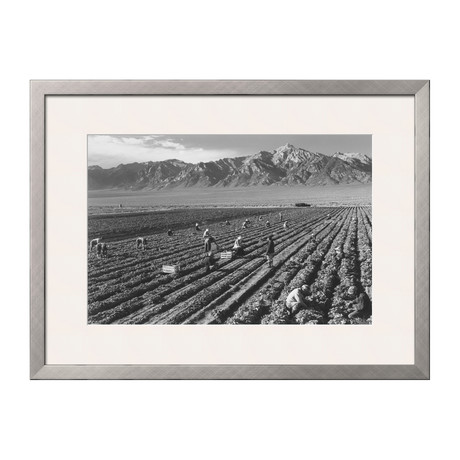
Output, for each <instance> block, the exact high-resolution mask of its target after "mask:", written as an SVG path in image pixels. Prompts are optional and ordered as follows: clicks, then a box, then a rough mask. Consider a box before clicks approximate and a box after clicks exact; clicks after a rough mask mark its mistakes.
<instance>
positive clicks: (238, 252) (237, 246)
mask: <svg viewBox="0 0 460 460" xmlns="http://www.w3.org/2000/svg"><path fill="white" fill-rule="evenodd" d="M232 251H233V253H234V254H235V256H236V257H240V256H241V257H242V256H244V249H243V238H242V237H241V236H239V237H238V238H237V239H236V240H235V243H234V244H233V248H232Z"/></svg>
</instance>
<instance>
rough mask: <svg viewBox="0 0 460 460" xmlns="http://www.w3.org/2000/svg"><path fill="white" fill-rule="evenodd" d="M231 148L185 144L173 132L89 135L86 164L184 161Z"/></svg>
mask: <svg viewBox="0 0 460 460" xmlns="http://www.w3.org/2000/svg"><path fill="white" fill-rule="evenodd" d="M235 155H237V153H236V152H235V151H232V150H228V149H222V150H215V149H203V148H201V147H187V146H185V145H184V144H183V143H181V142H178V140H177V139H174V138H173V137H172V136H154V135H149V136H135V135H132V136H115V135H91V136H88V164H89V165H90V166H91V165H99V166H101V167H103V168H111V167H114V166H118V165H119V164H122V163H123V164H127V163H135V162H137V163H144V162H148V161H164V160H170V159H177V160H182V161H185V162H187V163H198V162H200V161H203V162H206V161H212V160H217V159H220V158H227V157H231V156H235Z"/></svg>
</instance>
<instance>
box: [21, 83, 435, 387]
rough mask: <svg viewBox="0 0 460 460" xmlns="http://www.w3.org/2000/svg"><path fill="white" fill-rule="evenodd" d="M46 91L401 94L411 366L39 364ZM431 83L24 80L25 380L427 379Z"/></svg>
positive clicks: (43, 330) (42, 332)
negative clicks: (406, 149) (407, 109)
mask: <svg viewBox="0 0 460 460" xmlns="http://www.w3.org/2000/svg"><path fill="white" fill-rule="evenodd" d="M51 95H66V96H68V95H74V96H79V95H80V96H83V95H84V96H90V95H95V96H102V95H203V96H205V95H228V96H230V95H248V96H250V95H273V96H276V95H291V96H300V95H303V96H305V95H316V96H317V95H325V96H328V95H334V96H347V95H362V96H368V95H373V96H375V95H379V96H392V95H406V96H413V97H414V102H415V103H414V108H415V109H414V110H415V113H414V119H415V130H414V138H415V151H414V156H415V183H414V190H415V203H414V208H415V235H414V244H415V248H414V250H415V302H414V309H415V311H414V313H415V315H414V318H415V324H414V333H415V340H414V357H415V359H414V364H413V365H142V366H137V365H123V364H119V365H100V366H94V365H72V364H68V365H48V364H46V362H45V342H46V328H45V308H46V298H45V283H46V279H45V266H46V258H45V234H46V233H45V232H46V219H45V206H46V200H45V180H46V167H45V151H46V138H45V124H46V97H47V96H51ZM429 114H430V82H429V80H32V81H31V82H30V162H31V169H30V183H31V186H30V203H31V210H30V233H31V237H30V378H31V379H33V380H43V379H45V380H46V379H249V380H255V379H313V380H317V379H398V380H399V379H411V380H416V379H417V380H418V379H429V378H430V377H429V375H430V331H429V294H430V286H429V278H430V274H429V273H430V272H429V269H430V246H429V235H430V228H429V218H430V211H429V206H430V201H429V200H430V183H429V175H430V167H429V164H430V163H429V156H430V154H429V148H430V145H429V144H430V133H429V129H430V116H429Z"/></svg>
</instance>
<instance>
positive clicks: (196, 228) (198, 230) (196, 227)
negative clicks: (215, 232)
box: [195, 222, 201, 232]
mask: <svg viewBox="0 0 460 460" xmlns="http://www.w3.org/2000/svg"><path fill="white" fill-rule="evenodd" d="M195 231H196V232H201V228H200V226H199V225H198V222H197V223H196V224H195Z"/></svg>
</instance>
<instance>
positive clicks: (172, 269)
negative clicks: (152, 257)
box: [161, 265, 180, 273]
mask: <svg viewBox="0 0 460 460" xmlns="http://www.w3.org/2000/svg"><path fill="white" fill-rule="evenodd" d="M161 271H162V272H163V273H179V272H180V265H163V266H162V267H161Z"/></svg>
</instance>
